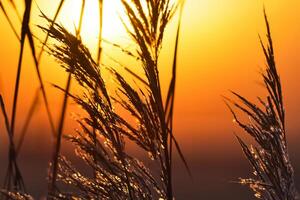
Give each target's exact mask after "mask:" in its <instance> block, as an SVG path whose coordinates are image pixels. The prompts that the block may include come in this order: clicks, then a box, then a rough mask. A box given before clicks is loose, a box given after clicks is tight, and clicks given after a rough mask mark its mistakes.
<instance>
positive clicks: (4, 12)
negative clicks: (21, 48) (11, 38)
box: [0, 1, 20, 40]
mask: <svg viewBox="0 0 300 200" xmlns="http://www.w3.org/2000/svg"><path fill="white" fill-rule="evenodd" d="M0 8H1V10H2V12H3V14H4V16H5V17H6V19H7V21H8V23H9V26H10V27H11V29H12V30H13V32H14V34H15V36H16V37H17V38H18V40H20V36H19V34H18V33H17V31H16V28H15V27H14V25H13V23H12V21H11V20H10V18H9V17H8V15H7V12H6V10H5V8H4V6H3V4H2V1H0Z"/></svg>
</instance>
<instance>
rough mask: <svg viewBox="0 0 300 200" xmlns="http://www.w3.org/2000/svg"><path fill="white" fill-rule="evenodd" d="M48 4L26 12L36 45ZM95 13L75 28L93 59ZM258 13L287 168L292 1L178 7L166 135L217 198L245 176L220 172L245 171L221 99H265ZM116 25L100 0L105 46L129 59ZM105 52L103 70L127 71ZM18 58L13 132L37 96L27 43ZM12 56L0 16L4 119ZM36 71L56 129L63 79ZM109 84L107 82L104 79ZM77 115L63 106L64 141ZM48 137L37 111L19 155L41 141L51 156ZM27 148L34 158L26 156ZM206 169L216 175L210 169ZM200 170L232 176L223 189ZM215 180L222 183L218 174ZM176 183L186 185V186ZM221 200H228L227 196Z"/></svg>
mask: <svg viewBox="0 0 300 200" xmlns="http://www.w3.org/2000/svg"><path fill="white" fill-rule="evenodd" d="M3 2H4V5H5V6H6V7H7V8H9V7H10V4H9V3H8V1H7V0H6V1H3ZM20 2H22V1H20ZM49 2H50V1H49V0H36V3H34V4H35V6H34V10H33V13H32V16H31V17H32V24H31V28H32V29H33V33H34V34H35V36H36V37H37V38H39V39H40V40H43V39H44V36H45V34H44V33H42V32H41V31H40V30H39V29H38V28H37V27H36V25H41V26H46V24H45V23H44V22H45V21H44V20H42V19H41V18H40V17H39V15H40V13H39V10H38V7H39V8H40V9H41V11H42V12H44V13H45V14H46V15H47V16H48V17H50V18H52V17H53V12H54V10H56V8H57V6H58V3H59V1H58V0H51V3H49ZM97 3H98V1H97V0H87V5H86V12H85V13H86V14H85V16H84V21H83V27H82V28H83V29H82V40H83V41H84V43H85V44H86V45H87V46H88V47H89V48H90V49H91V51H92V52H93V54H94V55H96V52H95V49H96V47H97V35H98V23H99V21H98V20H99V19H98V18H99V17H98V12H97V9H98V4H97ZM80 6H81V1H80V0H66V4H65V6H64V7H63V9H62V11H61V14H60V16H59V19H58V22H60V23H61V24H62V25H64V26H65V27H67V28H68V29H69V30H70V31H73V32H74V27H76V26H77V24H78V18H79V13H80ZM264 6H265V8H266V12H267V14H268V17H269V21H270V25H271V31H272V34H273V40H274V46H275V57H276V61H277V66H278V70H279V73H280V75H281V80H282V85H283V95H284V101H285V105H286V115H287V119H286V120H287V132H288V133H287V134H288V140H289V141H291V142H290V151H291V154H292V159H295V158H296V153H297V152H299V150H300V149H299V148H298V146H299V141H300V140H299V139H300V137H299V132H300V123H299V122H300V119H299V113H300V103H299V102H300V92H299V86H300V82H299V75H300V55H299V52H300V14H299V9H300V1H298V0H289V1H283V0H281V1H279V0H265V1H263V0H243V1H241V0H186V5H185V8H184V13H183V19H182V30H181V37H180V44H179V54H178V82H177V87H176V101H175V121H174V125H175V134H176V136H177V138H178V140H179V142H180V143H181V144H182V149H183V150H184V152H185V153H186V155H187V158H188V160H189V161H190V162H191V165H192V169H193V170H194V171H196V172H195V176H196V178H195V179H196V180H195V182H196V183H197V184H203V183H204V182H208V183H209V184H213V182H215V183H216V184H217V186H216V187H220V188H221V187H222V186H220V184H219V183H220V182H222V183H223V182H224V184H229V182H230V181H231V180H236V179H237V178H238V177H240V176H245V173H247V172H249V168H247V167H246V168H245V170H244V171H243V170H242V171H241V172H232V171H233V170H234V169H235V167H236V168H238V164H237V166H231V165H230V164H228V163H227V162H232V161H233V160H238V162H241V163H242V164H241V165H243V166H247V162H246V161H245V159H244V158H243V155H242V152H241V150H240V147H239V146H238V144H237V142H236V141H235V138H234V136H233V133H234V132H235V133H238V134H239V133H241V134H242V132H241V131H240V130H239V129H238V128H237V127H236V126H235V124H234V123H233V122H232V116H231V115H230V113H229V112H228V110H227V108H226V106H225V105H224V103H223V101H222V95H225V96H230V92H229V90H234V91H237V92H239V93H240V94H243V95H244V96H246V97H249V98H250V99H252V100H255V97H256V96H258V95H262V94H264V91H263V88H262V87H261V85H260V84H261V78H260V76H259V73H260V71H261V69H263V68H264V57H263V53H262V51H261V48H260V44H259V37H258V35H259V34H260V35H261V36H262V38H263V40H264V39H265V25H264V19H263V7H264ZM18 9H19V12H20V13H23V9H24V5H22V4H20V5H18ZM8 10H9V11H10V13H9V15H10V16H11V17H12V19H13V20H14V21H15V22H16V23H18V24H19V26H17V29H18V30H20V23H19V22H18V19H17V17H16V16H15V15H14V12H13V11H12V9H8ZM119 17H121V18H124V15H123V14H122V7H121V4H120V3H119V1H118V0H109V1H105V0H104V18H103V20H104V26H103V37H104V39H105V40H107V41H110V42H114V43H118V44H120V45H122V46H124V47H126V48H129V49H131V48H132V42H131V41H130V38H129V37H128V36H127V34H126V31H125V29H124V28H123V26H122V23H121V22H120V20H119ZM176 20H177V17H176V16H175V17H174V19H173V21H172V23H171V25H170V26H169V29H168V31H167V33H166V35H165V41H164V43H163V47H162V51H161V58H160V75H161V80H162V85H163V87H164V91H166V89H167V88H166V87H167V84H168V82H169V80H170V77H171V73H170V72H171V66H172V65H171V64H172V55H173V49H174V40H175V28H176V23H177V21H176ZM36 44H37V48H38V49H39V47H40V46H41V44H40V42H38V40H36ZM103 45H104V52H103V62H104V63H107V64H115V63H114V62H113V61H112V60H111V57H113V58H116V59H119V61H120V62H121V63H123V64H125V63H126V64H130V65H134V64H135V62H134V61H132V60H130V59H129V58H127V57H126V56H125V55H123V54H122V53H120V52H119V51H118V50H117V49H115V48H113V47H112V46H111V45H109V44H108V43H107V42H103ZM25 49H26V50H25V54H24V64H23V67H24V68H23V71H22V75H21V88H20V89H21V93H20V95H21V96H20V99H22V101H20V103H19V105H18V114H17V127H18V128H21V127H22V124H23V123H22V120H24V118H25V117H26V113H27V111H28V109H29V107H30V103H31V101H32V99H33V97H34V93H35V91H36V89H37V88H38V86H39V85H38V81H37V77H36V73H35V68H34V65H33V61H32V57H31V55H30V51H29V45H28V43H26V48H25ZM18 54H19V43H18V41H17V39H16V37H15V36H14V34H13V32H12V30H11V29H10V27H9V24H8V22H7V21H6V19H5V17H4V15H3V13H2V12H0V93H1V94H3V96H4V99H5V102H6V104H7V107H8V108H9V109H8V110H9V111H8V112H9V113H10V112H11V109H10V108H11V106H12V98H13V89H14V81H15V74H16V69H17V61H18V60H17V58H18ZM131 67H134V66H131ZM41 71H42V75H43V78H44V80H45V83H46V86H47V91H48V96H49V100H50V105H51V110H52V115H53V116H54V117H55V119H56V120H57V119H58V113H59V112H60V109H61V103H62V97H63V94H62V93H61V92H60V91H58V90H57V89H55V88H53V87H52V86H51V84H52V83H54V84H58V85H60V86H62V87H64V86H65V82H66V74H65V72H64V71H63V70H62V68H61V67H60V66H59V65H58V64H57V63H56V62H55V60H54V58H52V57H50V56H48V55H47V54H46V53H45V54H44V56H43V59H42V64H41ZM107 81H108V82H110V77H107ZM74 83H75V82H74ZM73 91H76V85H75V84H74V85H73ZM77 112H78V108H77V106H76V105H74V104H70V106H69V112H68V115H67V122H68V123H67V127H66V129H65V132H68V133H72V131H73V129H74V128H75V127H76V124H75V123H74V119H73V118H74V117H73V116H74V113H77ZM0 119H1V123H0V130H1V131H0V134H1V135H0V138H1V141H0V146H1V147H0V149H1V151H2V149H4V148H3V144H5V143H6V142H3V141H7V138H6V136H3V134H2V133H3V129H4V128H3V125H2V117H0ZM56 124H57V123H56ZM48 129H49V124H48V121H47V118H46V115H45V109H44V104H43V103H41V106H40V109H39V112H38V113H36V115H35V117H34V120H33V123H32V125H31V127H30V132H29V134H28V137H32V138H37V139H36V141H35V139H32V140H33V141H27V140H25V144H24V148H26V147H28V146H31V144H37V143H38V142H41V141H38V140H40V139H44V140H45V141H43V142H42V143H43V144H47V143H48V144H49V148H51V145H50V144H51V143H50V141H51V136H50V131H48ZM41 130H42V131H41ZM47 141H48V142H47ZM297 143H298V146H297ZM30 148H31V149H34V148H33V147H30ZM32 151H34V150H32ZM214 159H216V160H218V159H219V160H220V162H218V161H214ZM292 162H294V163H295V170H298V174H296V176H297V177H299V171H300V160H299V159H295V160H294V161H293V160H292ZM224 163H225V164H224ZM226 163H227V164H226ZM179 165H181V164H179ZM215 165H219V166H215ZM223 165H224V166H223ZM232 165H233V164H232ZM211 166H215V168H214V167H211ZM200 168H201V169H202V170H204V169H209V168H213V169H216V170H217V169H218V170H221V172H220V171H219V172H218V173H220V174H221V175H220V176H223V175H224V174H226V173H227V172H226V170H227V171H229V172H230V173H231V174H232V175H233V176H232V177H230V176H229V177H228V176H223V178H222V180H218V178H216V177H217V176H218V174H215V173H214V172H213V169H212V171H210V172H209V173H211V174H214V175H212V177H213V178H212V180H209V178H205V177H204V178H203V177H202V175H201V172H199V171H197V170H198V169H200ZM243 169H244V168H243ZM223 172H224V174H222V173H223ZM181 174H182V173H181ZM182 176H186V174H184V173H183V175H180V176H178V177H179V178H178V179H181V177H182ZM182 179H183V180H184V181H187V179H186V178H182ZM214 179H216V180H214ZM298 179H299V178H298ZM178 187H179V186H178ZM199 187H200V186H199ZM231 187H232V186H230V188H231ZM222 189H224V188H221V190H222ZM231 189H232V188H231ZM211 190H213V189H211V188H209V186H204V188H201V189H200V191H202V192H203V193H205V192H207V193H209V191H211ZM224 190H225V189H224ZM234 190H237V191H238V192H239V190H240V187H239V186H235V187H234ZM221 192H222V191H221ZM223 192H224V191H223ZM179 193H182V194H187V193H189V192H188V190H187V191H182V192H181V191H180V192H179ZM210 195H211V196H209V194H207V195H204V194H203V195H202V196H201V197H210V199H214V197H215V198H216V199H218V198H217V194H210ZM214 195H215V196H214ZM226 195H227V197H231V196H230V194H226ZM226 195H225V196H226ZM232 199H233V198H232Z"/></svg>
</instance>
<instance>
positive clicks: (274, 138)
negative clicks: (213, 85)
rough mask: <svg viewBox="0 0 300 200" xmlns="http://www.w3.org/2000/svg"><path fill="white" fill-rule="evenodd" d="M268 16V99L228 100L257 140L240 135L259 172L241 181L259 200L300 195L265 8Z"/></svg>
mask: <svg viewBox="0 0 300 200" xmlns="http://www.w3.org/2000/svg"><path fill="white" fill-rule="evenodd" d="M264 17H265V22H266V27H267V41H268V42H267V45H265V44H264V43H263V42H262V40H261V39H260V41H261V46H262V49H263V52H264V55H265V59H266V69H265V70H264V72H262V74H261V76H262V78H263V82H264V87H265V89H266V91H267V96H266V97H265V98H264V99H263V98H260V97H258V100H259V104H258V105H257V104H255V103H252V102H251V101H249V100H247V99H246V98H244V97H243V96H241V95H239V94H237V93H235V92H233V95H234V96H235V97H236V98H237V99H238V102H235V101H233V100H230V99H226V100H227V102H228V104H227V105H228V106H229V108H230V111H231V112H232V114H233V117H234V120H235V121H236V123H237V124H238V125H239V126H240V127H241V128H242V129H243V130H244V131H245V132H246V133H247V134H248V135H250V136H251V137H252V138H253V139H254V140H255V141H256V144H255V145H247V144H246V143H245V142H244V141H243V139H241V137H239V136H236V137H237V139H238V142H239V143H240V145H241V147H242V150H243V152H244V153H245V155H246V158H247V159H248V160H249V162H250V164H251V165H252V167H253V169H254V175H255V178H254V179H252V178H250V179H241V180H240V183H241V184H243V185H248V186H249V187H250V188H251V189H252V190H253V191H254V193H255V197H256V198H258V199H264V200H295V199H298V198H299V196H298V193H297V191H296V186H295V182H294V170H293V167H292V164H291V161H290V158H289V153H288V146H287V140H286V129H285V109H284V103H283V94H282V87H281V81H280V77H279V74H278V72H277V67H276V63H275V56H274V49H273V41H272V37H271V31H270V25H269V22H268V19H267V15H266V13H265V11H264ZM231 106H232V108H231ZM233 108H236V109H237V110H239V111H241V112H242V113H244V114H245V115H247V116H248V117H249V119H250V120H249V122H242V121H241V120H240V118H239V117H238V115H237V114H236V111H234V109H233Z"/></svg>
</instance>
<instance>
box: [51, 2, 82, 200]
mask: <svg viewBox="0 0 300 200" xmlns="http://www.w3.org/2000/svg"><path fill="white" fill-rule="evenodd" d="M84 8H85V0H82V6H81V12H80V19H79V25H78V29H77V30H76V35H77V37H80V32H81V27H82V20H83V14H84ZM48 21H49V20H48ZM49 22H50V23H51V27H53V21H52V20H51V21H49ZM51 27H50V28H51ZM48 33H49V32H48ZM48 33H47V35H49V34H48ZM71 67H72V68H71V69H70V71H69V75H68V78H67V84H66V89H65V94H64V99H63V105H62V111H61V115H60V121H59V125H58V131H57V136H56V144H55V149H54V153H53V163H52V174H51V183H50V186H49V193H50V194H55V190H56V178H57V169H58V158H59V154H60V148H61V139H62V132H63V127H64V121H65V115H66V110H67V104H68V98H69V95H68V94H69V92H70V88H71V80H72V73H73V66H72V64H71Z"/></svg>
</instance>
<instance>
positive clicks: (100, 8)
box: [97, 0, 103, 65]
mask: <svg viewBox="0 0 300 200" xmlns="http://www.w3.org/2000/svg"><path fill="white" fill-rule="evenodd" d="M102 28H103V0H99V38H98V53H97V64H98V65H99V64H100V59H101V52H102V45H101V43H102Z"/></svg>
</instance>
